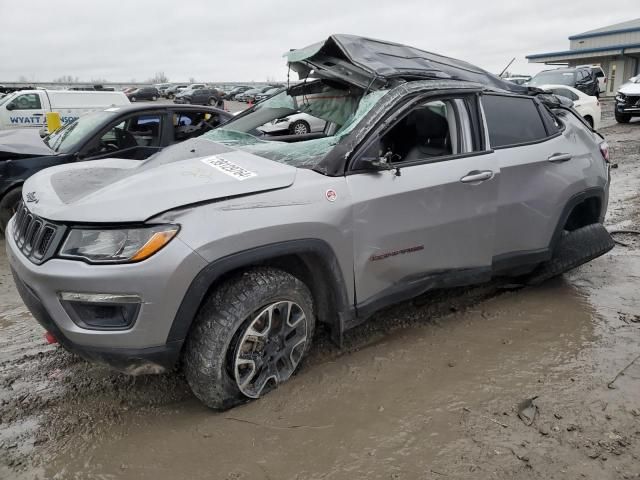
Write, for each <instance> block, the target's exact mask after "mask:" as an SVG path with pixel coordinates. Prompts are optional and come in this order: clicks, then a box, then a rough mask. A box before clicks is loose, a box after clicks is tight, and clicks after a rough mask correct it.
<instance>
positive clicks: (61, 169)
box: [22, 139, 296, 223]
mask: <svg viewBox="0 0 640 480" xmlns="http://www.w3.org/2000/svg"><path fill="white" fill-rule="evenodd" d="M196 140H197V139H196ZM199 142H205V143H208V144H211V145H210V146H209V148H208V150H209V151H208V152H207V151H206V150H207V148H206V147H203V145H201V144H200V143H199ZM178 146H179V147H180V148H178V149H171V148H169V149H167V150H169V151H168V152H167V154H166V155H164V156H163V155H162V153H164V152H161V153H160V154H158V155H157V156H155V157H152V158H151V159H149V160H147V161H146V162H144V163H139V162H137V161H135V160H123V159H108V160H93V161H90V162H80V163H76V164H66V165H60V166H56V167H52V168H48V169H45V170H43V171H41V172H38V173H37V174H35V175H33V176H32V177H31V178H29V179H28V180H27V182H26V183H25V185H24V187H23V189H22V192H23V197H24V201H25V204H26V205H27V206H28V208H29V209H30V210H31V211H32V212H33V213H35V214H36V215H39V216H41V217H44V218H46V219H49V220H53V221H62V222H74V223H84V222H86V223H124V222H142V221H145V220H147V219H149V218H151V217H153V216H155V215H157V214H159V213H162V212H165V211H168V210H172V209H175V208H178V207H183V206H186V205H191V204H196V203H201V202H210V201H214V200H219V199H224V198H229V197H237V196H241V195H248V194H253V193H258V192H263V191H266V190H272V189H277V188H285V187H288V186H290V185H291V184H292V183H293V181H294V179H295V176H296V168H294V167H290V166H287V165H284V164H280V163H277V162H273V161H271V160H267V159H265V158H262V157H258V156H256V155H252V154H250V153H247V152H242V151H238V150H231V149H229V148H227V147H224V146H222V145H219V144H216V143H214V142H211V141H208V140H197V141H196V142H189V141H187V142H183V143H182V144H179V145H176V147H178ZM187 151H188V152H189V153H190V154H191V157H189V155H184V153H185V152H187ZM212 152H215V153H212Z"/></svg>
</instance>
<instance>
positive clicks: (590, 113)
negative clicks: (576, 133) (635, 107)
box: [538, 85, 602, 130]
mask: <svg viewBox="0 0 640 480" xmlns="http://www.w3.org/2000/svg"><path fill="white" fill-rule="evenodd" d="M538 88H541V89H543V90H549V91H551V92H552V93H554V94H555V95H560V96H563V97H565V98H568V99H569V100H573V108H575V109H576V110H577V112H578V113H579V114H580V115H582V117H583V118H584V119H585V120H586V121H587V123H588V124H589V125H591V127H593V128H594V129H595V130H597V129H598V128H600V119H601V117H602V112H601V110H600V101H599V100H598V99H597V98H596V97H592V96H589V95H586V94H585V93H583V92H581V91H580V90H578V89H577V88H573V87H569V86H567V85H540V86H539V87H538Z"/></svg>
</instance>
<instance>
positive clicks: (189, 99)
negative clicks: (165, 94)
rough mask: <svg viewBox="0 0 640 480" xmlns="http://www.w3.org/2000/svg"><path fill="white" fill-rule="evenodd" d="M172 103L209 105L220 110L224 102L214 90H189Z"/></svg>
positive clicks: (218, 92)
mask: <svg viewBox="0 0 640 480" xmlns="http://www.w3.org/2000/svg"><path fill="white" fill-rule="evenodd" d="M173 103H191V104H193V105H211V106H213V107H219V108H222V107H223V106H224V101H223V100H222V93H221V92H220V91H219V90H216V89H215V88H200V89H198V90H191V91H189V92H188V93H184V94H183V95H178V96H176V98H175V99H174V100H173Z"/></svg>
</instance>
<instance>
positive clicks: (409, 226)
mask: <svg viewBox="0 0 640 480" xmlns="http://www.w3.org/2000/svg"><path fill="white" fill-rule="evenodd" d="M474 105H475V112H477V100H476V99H475V98H473V97H468V98H444V99H439V100H435V101H425V103H423V104H421V105H418V106H416V107H413V108H412V110H411V111H409V112H408V113H406V114H405V115H403V116H402V117H400V118H399V119H398V120H397V121H396V123H395V124H392V125H391V126H390V127H388V128H387V130H386V131H383V132H381V133H380V134H379V136H378V135H376V136H375V138H374V143H373V144H372V145H371V146H370V147H368V148H367V149H366V150H364V151H363V152H362V153H361V154H360V155H359V156H357V157H356V160H355V162H354V164H353V169H354V170H355V171H352V172H351V174H349V175H347V177H346V178H347V184H348V186H349V191H350V194H351V197H352V201H353V225H354V232H353V236H354V271H355V277H356V295H357V299H358V305H357V307H358V309H359V311H362V312H365V314H366V312H368V311H373V310H376V309H378V308H380V307H382V306H384V305H387V304H390V303H395V302H398V301H401V300H404V299H407V298H411V297H413V296H415V295H418V294H420V293H422V292H424V291H426V290H428V289H430V288H440V287H452V286H458V285H464V284H472V283H478V282H481V281H484V280H488V279H489V278H490V277H491V263H492V255H493V242H494V234H495V220H496V208H497V195H498V182H499V173H500V172H499V167H498V165H497V163H496V161H495V156H494V154H493V152H490V151H483V147H482V145H481V144H482V143H483V142H482V141H481V140H480V137H479V134H478V133H475V134H474V132H480V131H482V129H478V128H474V126H473V125H472V124H471V122H472V120H471V118H478V116H477V114H474V115H471V114H470V111H472V110H471V109H472V108H474V107H473V106H474ZM378 139H379V140H378ZM372 148H373V150H375V153H372V152H371V149H372ZM388 152H390V154H389V153H388ZM384 153H387V159H388V160H387V161H388V162H390V165H389V166H390V167H391V168H390V169H381V170H378V171H376V170H375V169H371V168H368V169H367V168H366V167H365V165H364V163H363V161H367V158H366V157H372V158H375V159H378V158H379V157H380V156H381V154H382V155H383V154H384Z"/></svg>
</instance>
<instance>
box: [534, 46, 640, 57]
mask: <svg viewBox="0 0 640 480" xmlns="http://www.w3.org/2000/svg"><path fill="white" fill-rule="evenodd" d="M631 48H633V49H637V48H640V43H625V44H621V45H610V46H606V47H593V48H579V49H576V50H563V51H561V52H548V53H536V54H533V55H527V56H526V57H525V58H526V59H528V60H539V59H541V58H549V57H560V58H565V57H567V56H570V57H571V58H580V57H584V58H587V57H591V56H594V55H593V54H594V53H601V52H611V53H607V55H621V54H623V53H624V51H625V50H627V49H631ZM596 56H597V55H596Z"/></svg>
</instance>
